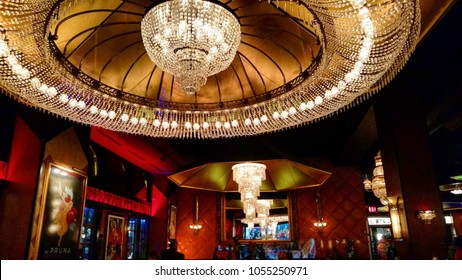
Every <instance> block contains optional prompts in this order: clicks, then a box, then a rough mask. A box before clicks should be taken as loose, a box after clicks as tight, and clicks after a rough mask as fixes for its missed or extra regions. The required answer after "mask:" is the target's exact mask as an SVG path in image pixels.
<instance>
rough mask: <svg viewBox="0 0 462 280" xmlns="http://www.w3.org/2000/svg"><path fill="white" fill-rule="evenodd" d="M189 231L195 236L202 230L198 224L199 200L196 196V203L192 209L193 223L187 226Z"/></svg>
mask: <svg viewBox="0 0 462 280" xmlns="http://www.w3.org/2000/svg"><path fill="white" fill-rule="evenodd" d="M189 229H191V230H193V231H194V234H197V233H198V232H199V230H201V229H202V225H201V224H200V223H199V198H198V197H197V196H196V203H195V208H194V222H193V223H192V224H190V225H189Z"/></svg>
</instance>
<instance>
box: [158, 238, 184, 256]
mask: <svg viewBox="0 0 462 280" xmlns="http://www.w3.org/2000/svg"><path fill="white" fill-rule="evenodd" d="M169 243H170V246H169V248H168V249H165V250H163V251H162V252H161V253H160V257H161V259H162V260H184V254H183V253H180V252H178V242H177V241H176V239H170V242H169Z"/></svg>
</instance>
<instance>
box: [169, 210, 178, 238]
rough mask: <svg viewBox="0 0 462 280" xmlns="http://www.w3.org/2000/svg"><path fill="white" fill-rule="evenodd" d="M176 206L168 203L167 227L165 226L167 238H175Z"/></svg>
mask: <svg viewBox="0 0 462 280" xmlns="http://www.w3.org/2000/svg"><path fill="white" fill-rule="evenodd" d="M177 212H178V208H177V207H176V205H174V204H173V203H170V207H169V213H168V227H167V236H168V238H169V239H175V238H176V218H177Z"/></svg>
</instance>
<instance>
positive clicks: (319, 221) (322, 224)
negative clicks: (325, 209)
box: [313, 192, 327, 232]
mask: <svg viewBox="0 0 462 280" xmlns="http://www.w3.org/2000/svg"><path fill="white" fill-rule="evenodd" d="M320 196H321V195H320V194H319V192H316V216H317V221H316V222H314V223H313V225H314V226H315V227H317V228H318V231H320V232H321V231H322V230H323V229H324V228H325V227H326V226H327V223H326V222H324V220H323V218H322V213H321V201H320V200H319V197H320Z"/></svg>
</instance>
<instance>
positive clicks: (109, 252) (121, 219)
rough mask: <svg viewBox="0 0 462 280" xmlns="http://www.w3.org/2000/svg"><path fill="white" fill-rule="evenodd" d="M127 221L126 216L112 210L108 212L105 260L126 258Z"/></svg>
mask: <svg viewBox="0 0 462 280" xmlns="http://www.w3.org/2000/svg"><path fill="white" fill-rule="evenodd" d="M126 223H127V218H126V216H124V215H120V214H115V213H111V212H108V213H107V216H106V243H105V244H106V246H105V248H106V249H105V253H104V259H105V260H123V259H125V243H126V238H125V237H126V228H127V225H126Z"/></svg>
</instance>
